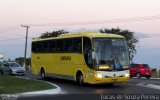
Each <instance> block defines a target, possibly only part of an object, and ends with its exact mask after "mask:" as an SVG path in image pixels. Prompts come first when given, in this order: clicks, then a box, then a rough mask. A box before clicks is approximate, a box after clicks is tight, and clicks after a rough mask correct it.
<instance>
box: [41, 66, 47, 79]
mask: <svg viewBox="0 0 160 100" xmlns="http://www.w3.org/2000/svg"><path fill="white" fill-rule="evenodd" d="M40 75H41V79H42V80H44V79H45V77H46V76H45V71H44V69H43V68H42V69H41V72H40Z"/></svg>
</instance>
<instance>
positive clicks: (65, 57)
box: [61, 56, 71, 60]
mask: <svg viewBox="0 0 160 100" xmlns="http://www.w3.org/2000/svg"><path fill="white" fill-rule="evenodd" d="M61 60H71V56H61Z"/></svg>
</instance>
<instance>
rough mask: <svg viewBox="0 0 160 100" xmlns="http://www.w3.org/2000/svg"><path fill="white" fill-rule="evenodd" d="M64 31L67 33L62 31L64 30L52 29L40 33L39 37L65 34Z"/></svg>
mask: <svg viewBox="0 0 160 100" xmlns="http://www.w3.org/2000/svg"><path fill="white" fill-rule="evenodd" d="M66 33H68V32H67V31H64V30H58V31H53V32H45V33H42V34H41V36H40V37H39V38H50V37H57V36H59V35H60V34H66Z"/></svg>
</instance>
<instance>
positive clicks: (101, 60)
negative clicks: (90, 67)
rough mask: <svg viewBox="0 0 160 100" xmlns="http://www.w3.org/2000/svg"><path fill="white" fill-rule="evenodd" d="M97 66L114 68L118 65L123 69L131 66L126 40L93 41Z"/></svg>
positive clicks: (105, 39) (104, 39)
mask: <svg viewBox="0 0 160 100" xmlns="http://www.w3.org/2000/svg"><path fill="white" fill-rule="evenodd" d="M93 49H94V53H95V60H94V61H95V65H98V66H99V65H108V66H110V67H111V66H112V65H114V64H116V63H118V64H119V65H121V66H122V67H124V66H125V67H126V66H128V65H129V58H128V50H127V45H126V41H125V39H119V38H118V39H112V38H97V39H93Z"/></svg>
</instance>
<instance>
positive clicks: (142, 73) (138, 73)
mask: <svg viewBox="0 0 160 100" xmlns="http://www.w3.org/2000/svg"><path fill="white" fill-rule="evenodd" d="M129 69H130V77H137V78H141V77H146V78H150V77H151V75H152V70H151V68H150V67H149V66H148V64H131V66H130V68H129Z"/></svg>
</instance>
